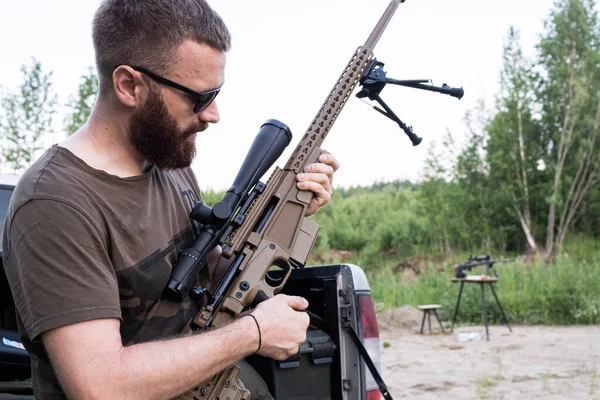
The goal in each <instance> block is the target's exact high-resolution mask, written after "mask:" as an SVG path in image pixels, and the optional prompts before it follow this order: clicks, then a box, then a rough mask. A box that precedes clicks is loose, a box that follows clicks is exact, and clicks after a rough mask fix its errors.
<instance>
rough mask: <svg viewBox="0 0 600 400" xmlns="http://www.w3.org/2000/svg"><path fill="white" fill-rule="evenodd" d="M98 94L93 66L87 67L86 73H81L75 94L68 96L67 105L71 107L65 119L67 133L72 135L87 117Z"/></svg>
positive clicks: (96, 78)
mask: <svg viewBox="0 0 600 400" xmlns="http://www.w3.org/2000/svg"><path fill="white" fill-rule="evenodd" d="M97 94H98V77H97V76H96V73H95V72H94V69H93V68H91V67H90V68H89V70H88V73H87V75H83V76H82V77H81V79H80V82H79V89H78V91H77V95H76V96H70V97H69V102H68V103H67V107H68V108H70V109H71V113H70V115H68V116H67V118H66V119H65V126H66V128H65V129H66V130H67V135H72V134H73V133H75V131H77V129H79V128H80V127H81V126H82V125H83V124H85V123H86V121H87V119H88V118H89V116H90V114H91V112H92V108H93V106H94V102H95V101H96V96H97Z"/></svg>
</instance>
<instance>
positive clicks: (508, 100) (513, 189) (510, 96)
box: [486, 27, 544, 252]
mask: <svg viewBox="0 0 600 400" xmlns="http://www.w3.org/2000/svg"><path fill="white" fill-rule="evenodd" d="M519 40H520V37H519V33H518V32H517V31H516V30H515V29H514V28H513V27H511V28H510V29H509V32H508V39H507V42H506V44H505V46H504V52H503V64H502V71H501V74H500V85H501V91H500V93H499V94H498V96H497V98H496V108H497V110H496V115H495V116H494V117H493V119H492V121H491V122H490V124H489V125H488V127H487V131H488V135H489V140H488V143H487V146H486V151H487V160H488V162H489V164H490V178H491V180H492V181H493V182H497V183H498V185H499V187H498V188H497V189H498V192H499V194H500V195H502V196H504V197H505V199H504V202H505V203H506V204H507V206H508V207H509V209H510V211H511V213H513V214H514V215H515V216H516V217H517V219H518V223H519V225H520V226H521V230H522V232H523V235H524V237H525V240H526V244H527V247H528V248H529V249H530V250H533V251H536V252H537V251H538V245H537V241H536V237H535V227H534V225H533V216H532V214H533V213H534V212H535V210H532V202H533V199H532V197H533V196H535V194H536V193H539V191H537V190H536V191H533V192H532V190H531V189H532V182H533V184H534V185H535V183H536V182H539V179H536V177H537V176H539V175H540V173H539V171H538V168H537V165H538V161H539V160H540V158H541V157H542V153H543V148H544V140H543V137H542V135H541V134H540V128H539V123H538V122H537V121H535V120H534V118H533V113H534V111H533V109H534V102H535V97H534V85H533V82H534V79H533V77H534V74H533V72H532V63H531V62H530V61H529V60H527V59H525V58H524V56H523V52H522V49H521V45H520V42H519Z"/></svg>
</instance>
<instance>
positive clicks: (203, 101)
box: [194, 89, 219, 114]
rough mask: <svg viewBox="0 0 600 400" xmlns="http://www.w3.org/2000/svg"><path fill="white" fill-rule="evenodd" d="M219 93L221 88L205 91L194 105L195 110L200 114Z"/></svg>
mask: <svg viewBox="0 0 600 400" xmlns="http://www.w3.org/2000/svg"><path fill="white" fill-rule="evenodd" d="M218 94H219V89H217V90H214V91H211V92H209V93H203V94H202V96H200V98H199V99H198V102H197V103H196V105H195V106H194V112H195V113H196V114H198V113H199V112H200V111H202V110H205V109H206V107H208V106H209V105H210V103H212V102H213V100H214V99H215V97H217V95H218Z"/></svg>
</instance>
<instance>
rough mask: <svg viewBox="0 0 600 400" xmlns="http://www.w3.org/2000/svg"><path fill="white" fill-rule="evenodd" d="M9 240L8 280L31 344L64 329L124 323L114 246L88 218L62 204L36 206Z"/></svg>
mask: <svg viewBox="0 0 600 400" xmlns="http://www.w3.org/2000/svg"><path fill="white" fill-rule="evenodd" d="M5 234H7V235H10V240H9V248H8V249H5V251H8V252H9V253H8V254H7V257H5V260H6V265H5V269H6V274H7V277H8V280H9V282H10V284H11V289H12V292H13V297H14V299H15V305H16V307H17V310H18V313H19V315H20V317H21V320H22V321H23V324H24V327H25V329H26V331H27V334H28V336H29V337H30V338H31V339H32V340H33V339H34V338H35V337H37V336H38V335H39V334H41V333H42V332H44V331H47V330H49V329H53V328H57V327H60V326H65V325H70V324H74V323H77V322H82V321H87V320H92V319H97V318H121V309H120V305H119V289H118V283H117V278H116V274H115V271H114V268H113V266H112V263H111V260H110V257H109V254H108V249H109V246H110V243H107V241H108V238H106V237H105V235H103V233H102V232H101V230H100V229H99V227H98V226H96V225H95V224H93V223H92V222H91V221H90V219H89V218H88V217H87V216H85V215H84V214H82V213H81V212H80V211H78V210H77V209H75V208H74V207H72V206H71V205H68V204H65V203H63V202H60V201H55V200H32V201H29V202H28V203H26V204H25V205H23V206H21V208H20V209H19V210H18V211H17V212H16V213H15V214H14V216H13V218H12V219H11V223H10V228H9V232H6V233H5Z"/></svg>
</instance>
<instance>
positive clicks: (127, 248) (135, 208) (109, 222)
mask: <svg viewBox="0 0 600 400" xmlns="http://www.w3.org/2000/svg"><path fill="white" fill-rule="evenodd" d="M200 199H201V197H200V191H199V188H198V184H197V182H196V179H195V177H194V174H193V172H192V171H191V169H190V168H184V169H180V170H161V169H159V168H155V167H152V168H150V169H149V170H148V171H146V172H145V173H144V174H143V175H140V176H135V177H130V178H119V177H117V176H114V175H110V174H108V173H106V172H104V171H100V170H96V169H94V168H92V167H90V166H89V165H87V164H86V163H85V162H84V161H83V160H81V159H79V158H78V157H76V156H75V155H74V154H73V153H71V152H70V151H69V150H67V149H65V148H63V147H59V146H53V147H52V148H51V149H50V150H48V151H47V152H46V153H45V154H44V155H43V156H42V157H41V158H40V159H39V160H38V161H36V162H35V163H34V164H33V165H32V166H31V167H30V168H29V169H28V170H27V171H26V173H25V174H24V175H23V177H22V178H21V179H20V181H19V183H18V185H17V187H16V189H15V191H14V193H13V196H12V199H11V203H10V206H9V212H8V216H7V220H6V225H5V231H4V238H3V246H2V248H3V252H4V254H3V257H4V268H5V270H6V275H7V277H8V281H9V283H10V287H11V290H12V294H13V297H14V299H15V304H16V308H17V322H18V325H19V331H20V333H21V336H22V338H23V344H24V345H25V348H26V349H27V351H28V352H29V354H30V356H31V359H32V378H33V386H34V391H35V395H36V399H46V398H48V399H50V398H52V399H55V398H63V397H64V393H63V391H62V389H61V387H60V385H59V382H58V380H57V377H56V374H55V372H54V370H53V368H52V366H51V364H50V361H49V359H48V356H47V354H46V351H45V349H44V345H43V342H42V340H41V336H40V334H41V333H43V332H45V331H47V330H49V329H53V328H57V327H60V326H65V325H69V324H74V323H77V322H81V321H86V320H92V319H97V318H119V319H121V336H122V339H123V344H124V345H130V344H134V343H139V342H144V341H149V340H155V339H160V338H165V337H168V336H171V335H175V334H179V333H180V332H181V331H182V329H183V328H184V326H185V324H186V322H189V321H190V320H191V319H192V317H193V316H194V315H195V314H196V313H197V312H198V309H197V306H196V305H195V304H192V303H191V302H190V300H189V298H186V300H184V301H183V302H181V303H175V302H171V301H168V300H166V299H163V298H161V292H162V290H163V289H164V287H165V286H166V285H167V283H168V280H169V276H170V273H171V268H172V265H173V264H174V263H175V261H176V259H177V254H178V253H179V251H180V250H181V249H183V248H184V247H188V246H189V245H190V244H191V243H192V241H193V239H194V237H195V235H196V234H197V231H198V228H199V226H198V225H197V223H195V222H194V221H193V220H191V219H190V218H189V213H190V211H191V209H192V207H193V206H194V205H195V204H196V203H197V202H198V201H199V200H200Z"/></svg>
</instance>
